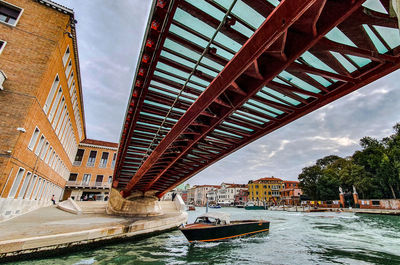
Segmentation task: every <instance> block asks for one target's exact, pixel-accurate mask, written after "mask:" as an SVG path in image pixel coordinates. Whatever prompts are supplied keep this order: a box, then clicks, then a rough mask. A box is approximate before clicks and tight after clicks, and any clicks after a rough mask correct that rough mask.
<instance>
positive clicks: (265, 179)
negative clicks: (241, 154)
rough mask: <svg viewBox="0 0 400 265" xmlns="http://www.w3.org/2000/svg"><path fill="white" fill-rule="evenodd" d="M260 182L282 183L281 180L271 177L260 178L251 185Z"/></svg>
mask: <svg viewBox="0 0 400 265" xmlns="http://www.w3.org/2000/svg"><path fill="white" fill-rule="evenodd" d="M261 181H283V180H282V179H280V178H274V177H271V178H260V179H257V180H255V181H254V182H253V183H258V182H261Z"/></svg>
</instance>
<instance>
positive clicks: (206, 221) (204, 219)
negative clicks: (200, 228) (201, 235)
mask: <svg viewBox="0 0 400 265" xmlns="http://www.w3.org/2000/svg"><path fill="white" fill-rule="evenodd" d="M218 221H219V220H217V219H215V218H212V217H207V216H200V217H197V219H196V221H195V222H194V223H195V224H217V223H218Z"/></svg>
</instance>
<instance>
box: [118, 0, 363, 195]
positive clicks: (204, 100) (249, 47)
mask: <svg viewBox="0 0 400 265" xmlns="http://www.w3.org/2000/svg"><path fill="white" fill-rule="evenodd" d="M319 2H321V0H310V1H287V0H285V1H282V2H281V4H280V5H279V6H278V7H277V8H276V9H275V10H274V11H273V12H272V13H271V14H270V16H269V17H268V18H267V19H266V21H265V22H264V23H263V25H261V26H260V28H259V29H258V30H257V31H256V32H255V33H254V34H253V36H252V37H251V38H250V39H249V40H248V41H247V42H246V43H245V45H244V46H243V47H242V49H241V50H240V51H239V52H238V53H237V54H236V55H235V57H234V58H233V59H232V60H231V61H230V62H229V63H228V64H227V65H226V66H225V68H224V69H223V70H222V72H221V73H220V74H219V75H218V76H217V77H216V78H215V79H214V80H213V82H212V83H211V84H210V86H209V87H208V88H207V89H206V90H205V91H204V92H203V93H202V94H201V95H200V97H199V98H198V99H197V101H196V102H195V103H193V105H192V106H191V107H190V108H189V109H188V110H187V111H186V113H185V114H184V115H183V116H182V117H181V118H180V119H179V121H178V122H177V123H176V124H175V126H174V127H173V128H172V129H171V131H170V132H169V133H168V134H167V135H166V136H165V138H164V139H163V140H162V141H161V142H160V143H159V145H158V146H157V147H156V148H155V149H154V151H153V152H152V153H151V155H150V156H149V157H148V158H147V159H146V161H145V162H144V163H143V165H142V166H141V167H140V168H139V170H138V171H137V172H136V174H135V175H134V176H133V178H132V179H131V180H130V182H129V183H128V185H127V186H126V187H125V189H124V190H123V191H122V193H123V196H128V194H129V193H130V191H131V190H132V188H133V187H134V185H135V184H136V183H137V182H138V181H139V180H140V179H141V178H142V177H143V176H144V175H145V174H146V172H148V171H149V170H150V169H151V168H152V166H153V165H154V164H155V163H157V160H158V159H159V158H160V157H161V156H162V155H163V153H164V152H165V151H166V150H167V149H168V147H169V146H170V145H171V144H172V143H173V142H174V141H175V140H176V139H177V138H178V137H179V136H180V135H181V134H182V133H183V132H184V131H185V130H186V129H187V128H188V127H189V126H190V125H191V124H192V123H193V122H194V121H195V120H196V119H197V117H199V115H201V113H202V112H203V111H205V110H206V108H207V107H208V106H209V105H210V104H212V103H213V102H214V101H215V100H216V99H217V98H218V97H219V96H220V95H221V94H222V93H223V92H224V91H225V90H226V89H227V88H228V87H229V86H230V85H231V84H232V83H234V82H235V80H236V79H237V78H239V77H240V75H241V74H242V73H243V72H244V71H245V70H246V69H247V68H248V67H249V66H250V65H251V64H253V62H255V61H256V60H257V59H258V57H260V56H261V55H262V54H263V53H264V52H265V51H266V50H267V49H268V48H269V47H270V46H271V45H272V44H273V43H274V42H275V41H277V40H278V39H279V37H280V36H281V35H282V34H283V33H284V32H286V31H287V30H288V28H289V27H290V26H291V25H292V24H294V23H295V22H296V21H297V20H299V19H300V18H301V16H302V15H303V14H304V13H305V12H306V11H307V10H308V9H310V8H311V7H313V5H314V4H315V3H319ZM358 2H362V1H358ZM307 48H309V47H307V46H306V45H304V46H303V49H301V50H300V53H299V55H300V54H301V53H303V52H305V51H306V50H307ZM293 57H294V56H293ZM297 57H298V56H296V57H294V58H293V60H295V59H296V58H297ZM288 65H289V63H288V62H286V63H283V64H282V65H281V67H279V68H276V69H277V70H275V73H274V74H272V75H271V74H270V75H269V76H268V78H266V79H265V80H255V82H256V85H255V86H256V87H262V86H263V85H264V84H265V83H267V82H268V81H270V80H272V78H273V77H274V76H276V75H277V74H279V72H280V71H282V70H283V69H284V68H285V67H286V66H288ZM226 73H229V74H226ZM253 92H256V90H254V91H253ZM253 94H254V93H253ZM250 97H251V95H250V94H248V95H247V96H246V97H245V98H243V100H241V103H242V104H243V103H244V102H245V101H246V100H247V99H248V98H250ZM242 104H240V105H242ZM228 115H229V113H227V114H226V116H228ZM198 138H199V139H200V137H198ZM194 142H195V141H194ZM193 144H194V143H192V145H193ZM174 161H176V159H175V160H174ZM172 164H173V162H171V165H172ZM161 175H162V173H161V174H158V176H157V177H156V178H154V179H153V181H152V182H151V185H152V184H153V183H154V182H155V181H156V180H157V179H158V178H159V177H160V176H161ZM151 185H149V186H151ZM149 186H148V187H147V188H149Z"/></svg>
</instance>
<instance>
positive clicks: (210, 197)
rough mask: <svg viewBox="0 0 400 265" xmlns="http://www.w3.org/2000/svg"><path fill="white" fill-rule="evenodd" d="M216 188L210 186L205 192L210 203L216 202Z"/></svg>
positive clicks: (215, 203)
mask: <svg viewBox="0 0 400 265" xmlns="http://www.w3.org/2000/svg"><path fill="white" fill-rule="evenodd" d="M217 194H218V188H211V189H210V190H209V191H208V192H207V198H208V203H209V204H211V205H217V204H218V195H217Z"/></svg>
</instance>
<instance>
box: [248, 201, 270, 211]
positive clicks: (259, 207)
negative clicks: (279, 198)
mask: <svg viewBox="0 0 400 265" xmlns="http://www.w3.org/2000/svg"><path fill="white" fill-rule="evenodd" d="M244 209H246V210H267V209H268V207H267V206H265V205H255V204H254V202H248V203H247V204H246V206H244Z"/></svg>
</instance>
